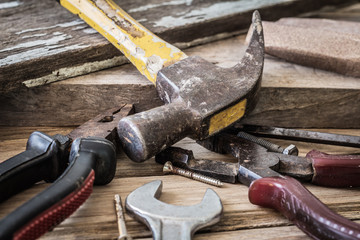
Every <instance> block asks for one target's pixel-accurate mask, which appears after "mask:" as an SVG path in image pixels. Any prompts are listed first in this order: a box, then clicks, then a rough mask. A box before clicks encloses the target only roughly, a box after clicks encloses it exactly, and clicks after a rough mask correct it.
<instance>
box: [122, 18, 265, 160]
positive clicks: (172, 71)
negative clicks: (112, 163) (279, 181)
mask: <svg viewBox="0 0 360 240" xmlns="http://www.w3.org/2000/svg"><path fill="white" fill-rule="evenodd" d="M252 22H253V31H252V33H253V34H252V37H251V40H250V43H249V45H248V48H247V50H246V52H245V54H244V56H243V58H242V60H241V62H240V63H239V64H237V65H235V66H234V67H232V68H226V69H224V68H221V67H218V66H216V65H214V64H212V63H211V62H208V61H206V60H204V59H202V58H200V57H188V58H185V59H183V60H181V61H178V62H176V63H174V64H172V65H170V66H167V67H165V68H162V69H161V70H159V72H158V75H157V80H156V88H157V91H158V94H159V96H160V98H161V99H162V100H163V101H164V102H165V103H166V105H165V106H161V107H158V108H155V109H152V110H149V111H146V112H142V113H139V114H135V115H133V116H130V117H127V118H124V119H122V120H121V121H120V123H119V127H118V133H119V136H120V139H121V141H122V143H123V147H124V150H125V152H126V153H127V155H128V156H129V157H130V158H131V159H132V160H134V161H137V162H140V161H144V160H146V159H148V158H150V157H152V156H154V155H155V154H157V153H159V152H160V151H161V150H163V149H165V148H166V147H168V146H170V145H172V144H174V143H176V142H177V141H179V140H181V139H182V138H184V137H186V136H192V137H194V138H196V139H204V138H206V137H208V136H211V135H213V134H215V133H217V132H219V131H221V130H222V129H224V128H225V127H227V126H229V125H231V124H233V123H234V122H236V121H237V120H239V119H240V118H242V117H243V116H244V115H246V114H247V113H248V112H250V111H251V110H252V109H253V108H254V107H255V105H256V103H257V99H258V92H259V89H260V85H261V78H262V71H263V65H264V37H263V31H262V26H261V19H260V14H259V13H258V12H257V11H255V12H254V14H253V19H252ZM149 129H151V130H152V131H149Z"/></svg>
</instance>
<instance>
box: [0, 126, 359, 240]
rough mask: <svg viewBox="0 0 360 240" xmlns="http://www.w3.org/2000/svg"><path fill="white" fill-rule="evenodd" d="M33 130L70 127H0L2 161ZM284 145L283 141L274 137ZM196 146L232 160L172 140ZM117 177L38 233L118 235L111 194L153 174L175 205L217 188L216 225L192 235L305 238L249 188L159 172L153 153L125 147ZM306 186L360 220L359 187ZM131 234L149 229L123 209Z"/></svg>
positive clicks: (199, 153) (303, 147)
mask: <svg viewBox="0 0 360 240" xmlns="http://www.w3.org/2000/svg"><path fill="white" fill-rule="evenodd" d="M34 130H40V131H43V132H45V133H47V134H55V133H62V134H67V133H69V132H70V131H71V130H72V128H68V127H67V128H64V127H63V128H56V127H37V128H30V127H29V128H25V127H22V128H10V127H2V128H0V161H3V160H6V159H7V158H9V157H11V156H13V155H14V154H17V153H19V152H21V151H23V150H24V149H25V144H26V141H27V137H28V136H29V134H30V133H31V132H32V131H34ZM330 132H335V133H342V134H351V135H360V130H354V129H353V130H344V129H343V130H335V129H332V130H331V131H330ZM276 142H277V143H280V144H282V145H286V144H288V142H284V141H279V140H277V141H276ZM176 145H177V146H181V147H183V148H186V149H191V150H193V151H194V155H195V157H196V158H207V159H213V160H223V161H232V162H234V161H235V160H234V159H233V158H231V157H229V156H223V155H220V154H215V153H212V152H209V151H208V150H206V149H204V148H203V147H201V146H199V145H197V144H196V143H195V142H194V141H193V140H191V139H184V140H182V141H181V142H180V143H178V144H176ZM296 145H297V146H298V147H299V149H300V155H302V156H304V154H306V152H308V151H310V150H311V149H313V148H316V149H319V150H321V151H324V152H327V153H334V154H335V153H354V152H355V153H356V152H357V153H358V154H360V151H359V150H358V149H354V148H345V147H335V146H328V145H320V144H310V143H300V142H298V143H296ZM117 160H118V162H117V163H118V164H117V171H116V177H115V179H114V180H113V181H112V182H111V183H110V184H109V185H107V186H95V187H94V191H93V193H92V195H91V196H90V198H89V199H88V200H87V201H86V202H85V204H84V205H82V206H81V207H80V208H79V209H78V210H77V211H76V212H75V213H74V214H73V215H72V216H71V217H70V218H68V219H66V220H65V221H64V222H62V223H61V224H60V225H58V226H57V227H55V228H54V229H53V231H51V232H48V233H47V234H45V235H44V236H43V237H42V238H41V239H48V240H50V239H116V238H117V235H118V232H117V225H116V217H115V210H114V205H113V197H114V194H120V196H121V198H122V200H123V203H124V201H125V198H126V196H127V195H128V194H129V193H130V192H132V191H133V190H135V189H136V188H138V187H140V186H141V185H143V184H145V183H148V182H150V181H153V180H157V179H160V180H162V181H163V191H162V195H161V197H160V200H161V201H164V202H166V203H170V204H176V205H193V204H196V203H199V202H200V201H201V199H202V197H203V195H204V193H205V190H206V189H207V188H212V189H213V190H215V191H216V192H217V193H218V195H219V196H220V198H221V201H222V203H223V208H224V212H223V215H222V217H221V221H220V222H219V223H217V224H216V225H213V226H211V227H207V228H205V229H203V230H200V231H199V232H197V233H196V234H195V236H194V239H218V238H222V239H308V237H307V236H306V235H305V234H304V233H302V232H301V231H300V230H299V229H297V228H296V227H295V226H293V225H292V224H291V223H290V222H289V221H288V220H287V219H285V218H284V217H283V216H281V215H280V214H279V213H277V212H275V211H274V210H271V209H266V208H262V207H258V206H255V205H252V204H251V203H250V202H249V201H248V197H247V193H248V188H247V187H246V186H244V185H241V184H225V186H223V187H222V188H217V187H212V186H209V185H207V184H204V183H200V182H197V181H194V180H189V179H187V178H184V177H181V176H175V175H166V176H164V175H163V173H162V165H160V164H157V163H156V162H155V161H154V159H150V160H148V161H146V162H144V163H134V162H132V161H131V160H129V159H128V158H127V157H126V156H125V155H124V154H123V153H120V154H118V159H117ZM46 186H48V184H47V183H39V184H37V185H36V186H34V187H32V188H31V189H28V190H26V191H24V192H23V193H21V194H18V195H16V196H14V197H13V198H11V199H9V200H7V201H6V202H4V203H2V204H1V205H0V217H3V216H5V215H6V214H8V213H9V212H11V211H12V210H13V209H14V208H16V207H17V206H19V205H20V204H21V203H23V202H24V201H26V199H29V198H30V197H31V196H33V195H34V194H36V193H38V192H39V191H41V190H43V189H44V188H45V187H46ZM305 186H306V187H307V188H308V189H309V190H310V191H311V192H312V193H313V194H314V195H315V196H316V197H318V198H319V199H320V200H321V201H323V202H324V203H325V204H326V205H328V206H329V208H330V209H332V210H333V211H335V212H337V213H339V214H341V215H343V216H344V217H346V218H349V219H351V220H353V221H356V222H358V223H360V191H359V190H360V189H359V188H350V189H335V188H325V187H319V186H314V185H311V184H305ZM125 218H126V224H127V228H128V231H129V233H130V235H131V236H132V237H134V238H136V239H150V238H151V232H150V231H149V229H148V228H147V227H146V226H145V225H144V224H142V223H139V222H137V221H136V220H135V219H133V218H132V217H131V216H129V215H128V214H126V215H125Z"/></svg>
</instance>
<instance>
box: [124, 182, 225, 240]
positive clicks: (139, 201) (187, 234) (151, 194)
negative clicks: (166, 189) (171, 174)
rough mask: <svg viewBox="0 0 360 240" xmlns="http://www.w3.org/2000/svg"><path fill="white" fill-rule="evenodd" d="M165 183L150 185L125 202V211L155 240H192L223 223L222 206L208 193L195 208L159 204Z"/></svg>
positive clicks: (131, 195)
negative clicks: (199, 233)
mask: <svg viewBox="0 0 360 240" xmlns="http://www.w3.org/2000/svg"><path fill="white" fill-rule="evenodd" d="M161 190H162V181H160V180H157V181H153V182H150V183H147V184H145V185H143V186H141V187H139V188H138V189H136V190H134V191H133V192H132V193H130V194H129V196H128V197H127V198H126V203H125V206H126V209H127V211H128V212H130V213H131V214H133V215H134V217H135V218H136V219H138V220H139V221H141V222H143V223H145V224H146V225H147V226H148V227H149V228H150V229H151V231H152V234H153V238H154V239H157V240H159V239H174V240H176V239H179V240H180V239H189V240H190V239H191V237H192V235H193V234H194V233H195V232H196V231H197V230H199V229H201V228H204V227H207V226H210V225H213V224H215V223H217V222H218V221H219V220H220V217H221V214H222V203H221V200H220V198H219V196H218V195H217V194H216V193H215V192H214V191H213V190H211V189H208V190H207V191H206V193H205V195H204V198H203V200H202V201H201V202H200V203H199V204H196V205H192V206H174V205H170V204H167V203H164V202H161V201H160V200H158V198H159V197H160V195H161Z"/></svg>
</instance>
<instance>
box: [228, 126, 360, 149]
mask: <svg viewBox="0 0 360 240" xmlns="http://www.w3.org/2000/svg"><path fill="white" fill-rule="evenodd" d="M231 130H232V132H239V131H245V132H248V133H251V134H252V135H256V136H259V137H266V138H276V139H284V140H293V141H301V142H312V143H320V144H328V145H335V146H344V147H354V148H360V136H353V135H343V134H335V133H325V132H317V131H308V130H302V129H291V128H281V127H268V126H258V125H238V124H236V125H235V126H234V127H233V128H231Z"/></svg>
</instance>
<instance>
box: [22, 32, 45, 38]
mask: <svg viewBox="0 0 360 240" xmlns="http://www.w3.org/2000/svg"><path fill="white" fill-rule="evenodd" d="M43 36H46V33H38V34H33V35H25V36H22V37H21V38H22V39H26V38H34V37H43Z"/></svg>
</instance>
